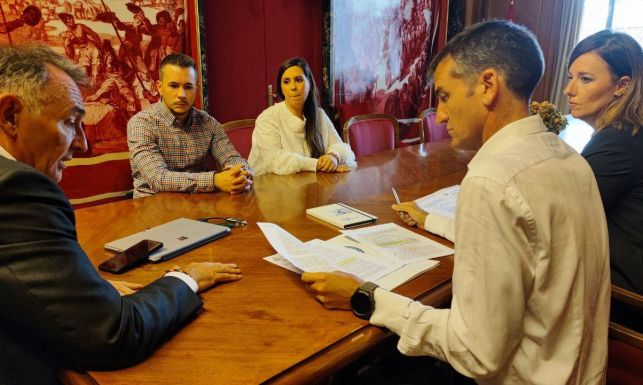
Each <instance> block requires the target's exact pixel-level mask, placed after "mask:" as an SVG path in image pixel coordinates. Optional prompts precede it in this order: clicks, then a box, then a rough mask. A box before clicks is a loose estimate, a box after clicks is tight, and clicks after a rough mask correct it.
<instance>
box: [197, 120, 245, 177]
mask: <svg viewBox="0 0 643 385" xmlns="http://www.w3.org/2000/svg"><path fill="white" fill-rule="evenodd" d="M207 124H208V126H209V127H211V129H212V143H211V152H212V156H213V157H214V159H215V160H216V161H217V163H218V164H219V165H221V166H222V168H224V167H226V166H233V165H235V164H242V165H244V166H246V167H248V168H250V165H249V164H248V161H247V160H245V159H244V158H243V157H242V156H241V154H239V152H238V151H237V150H236V149H235V148H234V145H232V142H230V138H229V137H228V134H226V132H225V130H224V129H223V127H221V124H220V123H219V122H217V121H216V120H215V119H214V118H213V117H211V116H210V117H209V121H208V123H207Z"/></svg>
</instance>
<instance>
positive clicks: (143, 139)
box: [127, 116, 216, 193]
mask: <svg viewBox="0 0 643 385" xmlns="http://www.w3.org/2000/svg"><path fill="white" fill-rule="evenodd" d="M158 140H159V139H158V132H157V129H156V128H155V127H154V125H153V124H152V123H151V122H148V121H147V120H146V119H145V118H144V117H141V116H134V117H133V118H132V119H130V121H129V122H128V123H127V144H128V146H129V152H130V160H131V162H132V163H133V164H134V165H135V166H136V168H137V169H138V171H139V173H140V177H141V178H142V179H144V180H145V181H146V182H147V184H148V185H149V186H150V188H151V189H152V190H154V191H156V192H162V191H178V192H195V193H198V192H212V191H215V190H216V187H214V172H211V171H207V172H178V171H170V170H169V169H168V167H167V164H166V163H165V160H164V159H163V154H162V153H161V150H160V149H159V145H158Z"/></svg>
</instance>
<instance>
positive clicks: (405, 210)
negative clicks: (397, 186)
mask: <svg viewBox="0 0 643 385" xmlns="http://www.w3.org/2000/svg"><path fill="white" fill-rule="evenodd" d="M391 208H392V209H393V210H395V211H397V213H398V214H399V215H400V218H402V220H403V221H404V223H406V224H407V225H409V226H417V225H419V226H424V222H425V221H426V217H427V216H428V215H429V214H428V213H427V212H426V211H424V210H422V209H421V208H419V207H418V205H417V204H415V202H402V203H400V204H399V205H393V206H391Z"/></svg>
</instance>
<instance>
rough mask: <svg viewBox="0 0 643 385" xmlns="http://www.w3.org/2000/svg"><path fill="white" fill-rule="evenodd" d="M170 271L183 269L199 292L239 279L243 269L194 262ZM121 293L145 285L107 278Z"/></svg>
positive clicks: (221, 264)
mask: <svg viewBox="0 0 643 385" xmlns="http://www.w3.org/2000/svg"><path fill="white" fill-rule="evenodd" d="M170 271H181V272H183V273H186V274H188V275H189V276H190V277H192V279H194V281H195V282H196V284H197V286H198V290H197V293H201V292H203V291H206V290H208V289H210V288H211V287H212V286H214V285H216V284H217V283H223V282H231V281H238V280H240V279H241V278H242V276H241V269H239V267H238V266H237V265H236V264H234V263H218V262H192V263H190V264H189V265H187V266H186V267H184V268H183V269H181V268H180V267H179V266H174V267H172V268H171V269H170ZM107 282H109V283H110V284H112V286H114V288H115V289H116V290H117V291H118V293H119V294H120V295H122V296H123V295H128V294H133V293H135V292H136V291H138V290H140V289H142V288H143V287H144V285H141V284H139V283H132V282H126V281H111V280H107Z"/></svg>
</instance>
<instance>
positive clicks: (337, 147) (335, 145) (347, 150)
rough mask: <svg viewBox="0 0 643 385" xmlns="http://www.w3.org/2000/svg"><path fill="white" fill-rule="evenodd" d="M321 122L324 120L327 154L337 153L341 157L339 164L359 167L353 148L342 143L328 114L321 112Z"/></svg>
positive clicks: (323, 127)
mask: <svg viewBox="0 0 643 385" xmlns="http://www.w3.org/2000/svg"><path fill="white" fill-rule="evenodd" d="M320 114H321V120H322V129H323V130H324V137H325V138H327V143H328V144H327V146H326V153H327V154H328V153H331V152H332V153H335V154H337V155H338V156H339V163H340V164H345V165H347V166H350V167H355V166H357V162H355V153H354V152H353V150H351V147H350V146H349V145H348V144H347V143H344V142H342V139H341V138H340V137H339V134H338V133H337V130H335V126H334V125H333V123H332V122H331V120H330V118H329V117H328V115H326V113H325V112H324V111H323V110H321V111H320Z"/></svg>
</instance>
